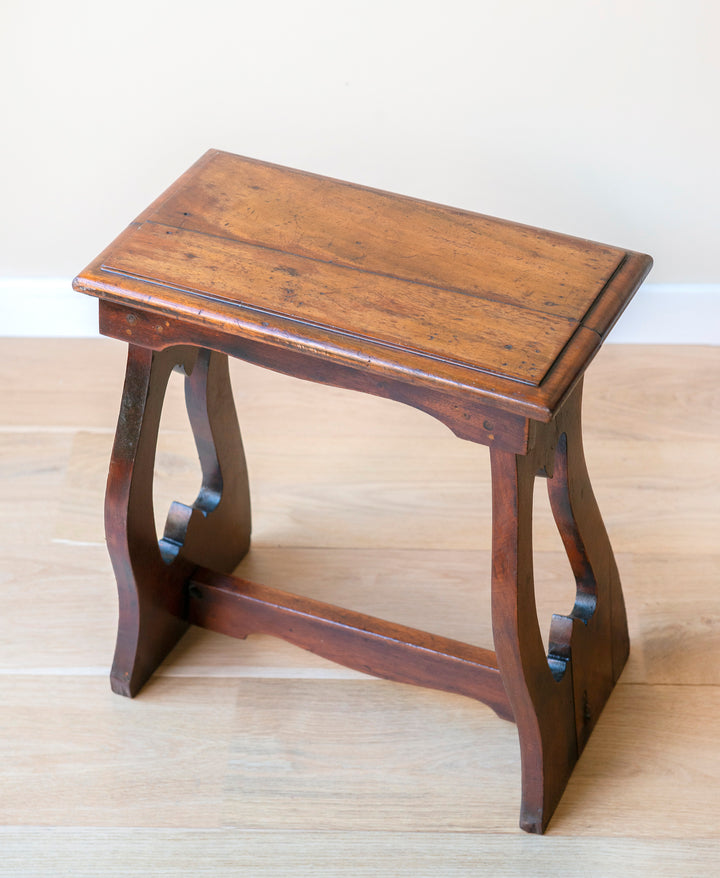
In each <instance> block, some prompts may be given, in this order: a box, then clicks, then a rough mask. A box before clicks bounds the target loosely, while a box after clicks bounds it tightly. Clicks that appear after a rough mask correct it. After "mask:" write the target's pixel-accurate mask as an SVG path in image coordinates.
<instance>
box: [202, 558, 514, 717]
mask: <svg viewBox="0 0 720 878" xmlns="http://www.w3.org/2000/svg"><path fill="white" fill-rule="evenodd" d="M188 596H189V605H188V615H187V618H188V621H189V622H191V623H192V624H193V625H200V626H201V627H202V628H208V629H209V630H211V631H218V632H220V633H221V634H229V635H230V636H231V637H240V638H243V639H244V638H246V637H247V636H248V635H250V634H272V635H273V636H275V637H281V638H282V639H283V640H287V641H288V642H289V643H294V644H295V645H296V646H300V647H302V648H303V649H309V650H310V651H311V652H314V653H315V654H316V655H321V656H323V658H327V659H330V660H331V661H334V662H337V663H338V664H341V665H345V666H346V667H349V668H355V669H356V670H358V671H362V672H363V673H365V674H373V675H374V676H376V677H382V678H383V679H385V680H395V681H397V682H399V683H412V684H414V685H416V686H424V687H426V688H430V689H440V690H442V691H443V692H455V693H457V694H458V695H467V696H469V697H470V698H476V699H477V700H478V701H482V702H483V703H484V704H487V705H489V706H490V707H492V708H493V710H494V711H495V712H496V713H497V714H498V716H500V717H502V718H503V719H507V720H512V719H513V712H512V710H511V709H510V703H509V702H508V697H507V694H506V692H505V688H504V686H503V683H502V680H501V678H500V671H499V670H498V667H497V662H496V659H495V653H493V652H491V651H490V650H488V649H481V648H480V647H477V646H470V645H469V644H467V643H460V642H458V641H457V640H451V639H450V638H448V637H438V636H437V635H436V634H428V633H427V632H425V631H417V630H414V629H412V628H408V627H406V626H404V625H396V624H391V623H389V622H385V621H383V620H382V619H374V618H372V617H371V616H367V615H365V614H364V613H355V612H352V611H350V610H345V609H341V608H339V607H333V606H330V605H329V604H325V603H323V602H321V601H315V600H310V599H309V598H305V597H299V596H297V595H293V594H288V593H287V592H283V591H280V590H279V589H276V588H269V587H268V586H263V585H258V584H257V583H254V582H249V581H248V580H245V579H239V578H237V577H230V576H223V575H221V574H218V573H216V572H215V571H212V570H208V569H207V568H200V569H198V570H196V571H195V572H194V573H193V575H192V576H191V578H190V581H189V584H188Z"/></svg>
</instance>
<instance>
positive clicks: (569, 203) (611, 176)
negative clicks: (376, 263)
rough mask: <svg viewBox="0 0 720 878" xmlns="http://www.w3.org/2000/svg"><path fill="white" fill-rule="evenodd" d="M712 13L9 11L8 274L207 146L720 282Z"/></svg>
mask: <svg viewBox="0 0 720 878" xmlns="http://www.w3.org/2000/svg"><path fill="white" fill-rule="evenodd" d="M719 34H720V3H718V2H717V0H596V2H589V0H543V2H540V0H467V2H453V0H446V2H444V3H440V2H432V3H430V2H424V0H412V2H410V0H407V2H406V0H400V2H393V0H384V2H377V0H363V2H352V3H345V2H341V0H334V2H330V0H302V2H299V0H294V2H290V0H265V2H261V0H255V2H252V3H248V2H243V0H235V2H232V0H205V2H202V3H198V2H190V0H123V2H122V3H107V2H103V0H92V2H87V0H63V2H56V0H0V82H2V83H3V84H2V87H1V89H0V125H1V126H2V132H1V133H2V136H1V137H0V174H1V175H2V181H1V191H2V209H0V277H5V278H8V277H65V276H67V277H71V276H72V275H73V274H74V273H76V272H77V271H78V270H79V269H80V268H82V267H83V266H84V265H85V264H86V263H87V262H88V261H89V260H90V258H91V257H93V256H94V255H95V254H96V253H97V252H98V251H99V250H100V249H101V248H102V247H103V246H104V245H105V244H106V243H107V242H108V240H109V239H110V238H111V237H112V236H114V235H115V233H116V232H118V231H119V230H120V229H121V228H122V227H123V226H124V225H125V224H126V223H127V222H128V221H129V220H130V219H132V218H133V217H134V215H135V214H136V213H138V212H139V210H140V209H141V208H142V207H144V206H145V204H146V203H147V202H148V201H149V200H151V199H152V198H153V197H154V196H155V195H156V194H157V192H158V190H159V189H160V188H162V187H164V186H165V185H166V184H168V183H169V182H170V181H171V180H173V179H174V178H175V177H176V176H177V174H179V173H180V172H181V171H182V170H184V169H185V167H186V166H187V165H189V164H190V163H191V162H192V161H193V160H194V159H195V158H196V157H197V156H198V155H200V154H201V153H202V152H203V151H204V150H205V149H206V148H207V147H209V146H214V147H218V148H222V149H227V150H231V151H234V152H239V153H243V154H246V155H251V156H255V157H258V158H264V159H268V160H272V161H275V162H279V163H282V164H288V165H291V166H295V167H301V168H304V169H307V170H312V171H317V172H320V173H325V174H329V175H332V176H337V177H341V178H345V179H350V180H354V181H357V182H361V183H367V184H371V185H374V186H378V187H382V188H386V189H390V190H394V191H399V192H405V193H408V194H412V195H418V196H421V197H424V198H428V199H432V200H438V201H441V202H445V203H451V204H456V205H460V206H464V207H467V208H469V209H473V210H478V211H481V212H484V213H489V214H494V215H498V216H504V217H508V218H511V219H516V220H520V221H524V222H528V223H532V224H536V225H541V226H545V227H549V228H555V229H558V230H560V231H565V232H570V233H574V234H577V235H582V236H586V237H590V238H594V239H597V240H601V241H605V242H608V243H614V244H620V245H622V246H626V247H629V248H634V249H639V250H644V251H646V252H650V253H652V254H653V255H654V257H655V260H656V267H655V269H654V271H653V274H652V275H651V280H652V281H653V282H655V283H676V284H677V283H680V284H692V283H705V284H713V285H714V284H717V283H718V282H719V281H720V269H719V267H718V247H717V238H718V233H719V232H720V171H719V169H718V143H720V97H719V95H720V50H719V49H718V35H719Z"/></svg>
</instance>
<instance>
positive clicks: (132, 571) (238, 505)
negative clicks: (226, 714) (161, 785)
mask: <svg viewBox="0 0 720 878" xmlns="http://www.w3.org/2000/svg"><path fill="white" fill-rule="evenodd" d="M175 368H179V369H180V370H182V371H184V372H185V374H186V376H187V377H186V380H185V399H186V404H187V409H188V415H189V417H190V425H191V428H192V431H193V435H194V437H195V443H196V446H197V449H198V455H199V458H200V465H201V469H202V486H201V488H200V492H199V494H198V496H197V499H196V500H195V502H194V503H193V505H192V506H185V505H184V504H181V503H173V504H172V506H171V509H170V513H169V515H168V521H167V524H166V527H165V533H164V535H163V538H162V539H161V540H160V541H158V539H157V534H156V531H155V523H154V514H153V497H152V483H153V470H154V465H155V451H156V446H157V436H158V428H159V425H160V415H161V412H162V405H163V399H164V395H165V388H166V386H167V382H168V379H169V377H170V373H171V372H172V371H173V369H175ZM105 532H106V536H107V544H108V551H109V553H110V558H111V560H112V564H113V569H114V571H115V577H116V580H117V586H118V598H119V608H120V618H119V625H118V637H117V645H116V649H115V658H114V661H113V667H112V671H111V685H112V688H113V690H114V691H115V692H118V693H119V694H122V695H128V696H133V695H135V694H136V693H137V692H138V691H139V689H140V688H141V687H142V685H143V684H144V683H145V682H146V681H147V679H148V678H149V677H150V675H151V674H152V673H153V671H154V670H155V668H156V667H157V666H158V665H159V664H160V662H162V660H163V659H164V658H165V656H166V655H167V654H168V652H169V651H170V650H171V649H172V648H173V646H174V645H175V643H176V642H177V641H178V639H179V638H180V637H181V636H182V634H183V632H184V631H185V629H186V628H187V625H188V623H187V621H186V620H185V615H186V595H185V583H186V582H187V580H188V579H189V577H190V575H191V573H192V571H193V569H194V568H195V567H196V566H197V565H201V564H202V565H207V566H211V567H213V568H214V569H216V570H221V571H224V572H230V571H231V570H233V569H234V567H235V566H236V565H237V564H238V563H239V561H240V560H241V559H242V557H243V556H244V554H245V553H246V552H247V549H248V546H249V540H250V498H249V491H248V483H247V472H246V469H245V459H244V454H243V448H242V442H241V439H240V432H239V429H238V425H237V417H236V415H235V407H234V404H233V400H232V393H231V389H230V380H229V375H228V368H227V357H226V356H224V355H222V354H217V353H211V352H210V351H206V350H198V349H196V348H192V347H173V348H168V349H167V350H164V351H161V352H157V351H152V350H149V349H146V348H141V347H138V346H135V345H130V348H129V352H128V365H127V373H126V378H125V386H124V389H123V398H122V404H121V408H120V416H119V419H118V428H117V433H116V436H115V444H114V446H113V453H112V458H111V462H110V472H109V475H108V484H107V493H106V497H105Z"/></svg>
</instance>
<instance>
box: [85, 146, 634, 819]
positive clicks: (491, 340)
mask: <svg viewBox="0 0 720 878" xmlns="http://www.w3.org/2000/svg"><path fill="white" fill-rule="evenodd" d="M650 266H651V260H650V258H649V257H647V256H643V255H640V254H637V253H630V252H626V251H624V250H619V249H616V248H614V247H606V246H602V245H599V244H594V243H591V242H589V241H584V240H579V239H575V238H569V237H565V236H562V235H558V234H554V233H551V232H546V231H540V230H538V229H533V228H529V227H526V226H520V225H516V224H514V223H510V222H504V221H501V220H496V219H490V218H488V217H485V216H480V215H477V214H473V213H468V212H466V211H462V210H453V209H451V208H447V207H441V206H438V205H435V204H429V203H426V202H422V201H417V200H414V199H410V198H405V197H401V196H398V195H391V194H388V193H386V192H380V191H376V190H372V189H366V188H362V187H359V186H355V185H351V184H348V183H342V182H339V181H335V180H331V179H327V178H324V177H318V176H315V175H312V174H306V173H301V172H298V171H292V170H288V169H285V168H280V167H277V166H274V165H270V164H265V163H262V162H257V161H252V160H249V159H244V158H239V157H237V156H234V155H230V154H228V153H223V152H217V151H214V150H211V151H210V152H208V153H207V154H206V155H204V156H203V157H202V158H201V159H200V160H199V161H198V162H197V163H196V164H195V165H194V166H193V167H192V168H190V170H189V171H187V172H186V173H185V174H184V175H183V176H182V177H180V179H179V180H177V182H175V183H174V184H173V185H172V186H171V187H170V188H169V189H168V190H167V191H166V192H165V193H164V194H163V195H162V196H160V198H159V199H158V200H157V201H155V202H154V203H153V204H152V205H151V206H150V207H149V208H148V209H147V210H145V211H144V212H143V213H142V214H141V215H140V216H139V217H138V219H137V220H136V221H135V222H134V223H132V224H131V225H130V226H129V228H128V229H127V230H126V231H125V232H123V233H122V234H121V235H120V236H119V237H118V238H117V239H116V240H115V241H114V242H113V243H112V244H111V245H110V246H109V247H108V248H107V250H105V251H104V252H103V253H102V254H101V255H100V256H99V257H98V258H97V259H96V260H95V261H94V262H93V263H92V264H91V265H90V266H89V267H88V268H87V269H86V270H85V271H84V272H83V273H82V274H81V275H80V276H79V277H78V278H76V280H75V282H74V286H75V289H77V290H79V291H81V292H84V293H89V294H90V295H93V296H97V297H98V298H99V300H100V330H101V332H102V333H103V334H104V335H108V336H112V337H114V338H118V339H121V340H123V341H126V342H128V344H129V357H128V366H127V375H126V379H125V387H124V391H123V398H122V405H121V409H120V417H119V421H118V427H117V434H116V437H115V445H114V448H113V454H112V460H111V462H110V473H109V476H108V485H107V497H106V512H105V523H106V533H107V543H108V549H109V552H110V556H111V558H112V563H113V567H114V570H115V575H116V578H117V584H118V590H119V597H120V622H119V630H118V639H117V647H116V652H115V660H114V664H113V669H112V686H113V689H114V690H115V691H116V692H119V693H121V694H123V695H129V696H132V695H134V694H135V693H136V692H137V691H138V690H139V689H140V687H141V686H142V685H143V684H144V683H145V681H146V680H147V679H148V677H150V675H151V674H152V673H153V671H154V669H155V668H156V667H157V666H158V664H159V663H160V662H161V661H162V660H163V658H164V657H165V656H166V655H167V653H168V652H169V651H170V650H171V649H172V648H173V646H174V644H175V643H176V642H177V640H178V638H179V637H180V636H181V635H182V633H183V632H184V631H185V629H186V628H187V626H188V624H190V623H192V624H194V625H201V626H203V627H205V628H209V629H212V630H214V631H221V632H223V633H225V634H230V635H233V636H235V637H242V638H244V637H246V636H247V635H248V634H251V633H254V632H264V633H267V634H273V635H276V636H278V637H282V638H285V639H286V640H289V641H291V642H292V643H296V644H298V645H300V646H302V647H304V648H305V649H309V650H311V651H313V652H316V653H318V654H320V655H322V656H325V657H327V658H329V659H332V660H334V661H337V662H339V663H341V664H344V665H347V666H349V667H352V668H356V669H358V670H361V671H364V672H367V673H370V674H375V675H377V676H380V677H385V678H387V679H391V680H399V681H403V682H407V683H415V684H417V685H420V686H427V687H433V688H436V689H441V690H447V691H449V692H456V693H460V694H463V695H468V696H470V697H472V698H476V699H478V700H480V701H482V702H484V703H486V704H489V705H490V706H491V707H492V708H493V709H494V710H495V711H496V712H497V713H498V714H499V715H500V716H501V717H504V718H506V719H510V720H514V721H515V722H516V723H517V727H518V733H519V737H520V749H521V760H522V808H521V817H520V825H521V826H522V828H523V829H526V830H528V831H530V832H542V831H543V830H544V829H545V827H546V826H547V823H548V820H549V819H550V817H551V815H552V813H553V811H554V809H555V806H556V805H557V803H558V800H559V798H560V796H561V794H562V792H563V790H564V788H565V785H566V783H567V780H568V778H569V776H570V773H571V771H572V769H573V766H574V765H575V763H576V761H577V759H578V756H579V754H580V752H581V751H582V749H583V747H584V745H585V742H586V741H587V739H588V736H589V735H590V732H591V730H592V728H593V727H594V725H595V723H596V722H597V719H598V717H599V715H600V712H601V711H602V709H603V706H604V705H605V702H606V701H607V699H608V696H609V695H610V692H611V690H612V688H613V686H614V685H615V682H616V681H617V679H618V676H619V675H620V672H621V670H622V668H623V666H624V664H625V661H626V659H627V655H628V649H629V643H628V633H627V622H626V617H625V607H624V603H623V596H622V591H621V587H620V580H619V578H618V573H617V568H616V566H615V561H614V559H613V554H612V549H611V547H610V544H609V541H608V537H607V533H606V531H605V527H604V525H603V522H602V519H601V517H600V513H599V511H598V508H597V505H596V503H595V499H594V497H593V493H592V489H591V486H590V482H589V480H588V475H587V471H586V467H585V460H584V455H583V448H582V438H581V432H580V403H581V392H582V375H583V372H584V370H585V368H586V367H587V365H588V363H589V362H590V360H591V359H592V357H593V356H594V355H595V353H596V352H597V350H598V349H599V347H600V345H601V344H602V342H603V339H604V338H605V336H606V335H607V333H608V332H609V330H610V328H611V327H612V326H613V324H614V322H615V320H616V319H617V317H618V316H619V314H620V313H621V312H622V310H623V308H624V307H625V305H626V304H627V302H628V301H629V300H630V298H631V297H632V295H633V293H634V292H635V291H636V289H637V288H638V286H639V285H640V284H641V283H642V280H643V278H644V277H645V275H646V274H647V272H648V271H649V269H650ZM228 354H230V355H231V356H233V357H238V358H240V359H242V360H247V361H249V362H252V363H256V364H259V365H261V366H265V367H267V368H269V369H274V370H276V371H278V372H284V373H287V374H289V375H294V376H297V377H299V378H305V379H308V380H311V381H316V382H320V383H322V384H329V385H335V386H338V387H344V388H351V389H354V390H360V391H364V392H365V393H372V394H376V395H378V396H382V397H388V398H391V399H394V400H399V401H400V402H404V403H407V404H408V405H411V406H415V407H416V408H419V409H422V410H423V411H425V412H428V413H429V414H431V415H433V416H434V417H436V418H438V419H439V420H441V421H442V422H443V423H445V424H447V426H448V427H450V429H451V430H452V431H453V432H454V433H456V434H457V435H458V436H460V437H462V438H463V439H469V440H471V441H472V442H480V443H483V444H485V445H489V446H490V457H491V468H492V497H493V501H492V506H493V537H492V616H493V633H494V640H495V649H496V653H493V652H491V651H489V650H486V649H481V648H479V647H475V646H470V645H468V644H464V643H459V642H457V641H454V640H450V639H447V638H443V637H438V636H435V635H432V634H427V633H424V632H421V631H417V630H413V629H410V628H405V627H403V626H400V625H395V624H390V623H388V622H383V621H380V620H378V619H374V618H371V617H368V616H364V615H361V614H359V613H354V612H350V611H348V610H344V609H339V608H336V607H333V606H329V605H327V604H323V603H320V602H318V601H314V600H309V599H306V598H303V597H298V596H295V595H292V594H288V593H285V592H281V591H278V590H276V589H273V588H268V587H264V586H262V585H258V584H254V583H251V582H247V581H245V580H242V579H237V578H233V577H232V576H231V575H230V574H231V573H232V571H233V569H234V568H235V566H236V565H237V564H238V562H239V561H240V560H241V559H242V557H243V556H244V555H245V553H246V552H247V550H248V546H249V542H250V498H249V493H248V481H247V473H246V469H245V462H244V456H243V448H242V442H241V439H240V432H239V430H238V425H237V418H236V414H235V408H234V404H233V398H232V394H231V389H230V383H229V378H228V366H227V355H228ZM173 369H181V370H182V371H184V373H185V375H186V376H187V377H186V379H185V387H186V401H187V408H188V413H189V416H190V422H191V425H192V429H193V432H194V435H195V440H196V444H197V449H198V454H199V457H200V463H201V467H202V476H203V478H202V488H201V490H200V493H199V495H198V497H197V499H196V501H195V502H194V503H193V505H192V507H187V506H184V505H182V504H180V503H173V504H172V506H171V508H170V512H169V515H168V518H167V525H166V527H165V532H164V534H163V537H162V539H160V540H158V539H157V535H156V532H155V526H154V519H153V504H152V481H153V468H154V460H155V447H156V442H157V434H158V425H159V421H160V413H161V409H162V404H163V396H164V392H165V387H166V383H167V381H168V377H169V375H170V372H171V371H172V370H173ZM536 475H541V476H544V477H546V478H547V479H548V489H549V494H550V502H551V506H552V511H553V514H554V517H555V521H556V522H557V526H558V528H559V530H560V534H561V536H562V539H563V542H564V544H565V548H566V550H567V554H568V556H569V559H570V563H571V566H572V569H573V572H574V574H575V578H576V581H577V597H576V601H575V606H574V608H573V610H572V612H571V614H570V615H569V616H560V615H555V616H553V618H552V625H551V632H550V647H549V652H548V654H546V653H545V650H544V648H543V644H542V639H541V636H540V628H539V625H538V620H537V614H536V609H535V595H534V587H533V569H532V533H531V524H532V496H533V483H534V480H535V476H536Z"/></svg>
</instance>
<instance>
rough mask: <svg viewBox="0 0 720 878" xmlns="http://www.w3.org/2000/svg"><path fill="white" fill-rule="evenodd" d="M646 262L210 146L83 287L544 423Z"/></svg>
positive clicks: (79, 283) (97, 264) (83, 279)
mask: <svg viewBox="0 0 720 878" xmlns="http://www.w3.org/2000/svg"><path fill="white" fill-rule="evenodd" d="M651 265H652V260H651V259H650V257H648V256H645V255H643V254H639V253H635V252H632V251H626V250H622V249H619V248H617V247H609V246H606V245H602V244H597V243H594V242H591V241H586V240H583V239H579V238H574V237H570V236H567V235H560V234H557V233H555V232H549V231H545V230H542V229H536V228H532V227H529V226H524V225H521V224H518V223H512V222H508V221H506V220H499V219H495V218H492V217H487V216H484V215H481V214H477V213H472V212H470V211H466V210H459V209H455V208H451V207H445V206H442V205H438V204H433V203H430V202H426V201H421V200H418V199H414V198H409V197H407V196H402V195H396V194H392V193H388V192H383V191H380V190H377V189H371V188H367V187H363V186H358V185H356V184H352V183H346V182H343V181H338V180H334V179H331V178H328V177H322V176H318V175H316V174H310V173H307V172H302V171H297V170H292V169H289V168H282V167H279V166H277V165H273V164H269V163H266V162H260V161H257V160H254V159H248V158H243V157H240V156H235V155H232V154H230V153H226V152H221V151H218V150H210V151H208V152H207V153H206V154H205V155H204V156H202V158H201V159H200V160H199V161H198V162H196V163H195V164H194V165H193V166H192V167H191V168H190V169H189V170H188V171H187V172H186V173H185V174H183V175H182V176H181V177H180V178H179V179H178V180H177V181H176V182H175V183H173V184H172V185H171V186H170V188H169V189H167V190H166V192H165V193H163V194H162V195H161V196H160V197H159V198H158V199H157V200H156V201H155V202H153V203H152V204H151V205H150V206H149V207H148V208H147V209H146V210H144V211H143V212H142V213H141V214H140V216H139V217H138V218H137V219H136V220H135V221H134V222H133V223H131V224H130V226H129V227H128V228H127V229H126V230H125V231H124V232H123V233H122V234H121V235H120V236H119V237H118V238H117V239H116V240H115V241H114V242H113V243H112V244H111V245H110V246H109V247H108V248H107V249H106V250H105V251H103V253H101V254H100V256H99V257H98V258H97V259H96V260H94V261H93V262H92V263H91V264H90V266H88V268H87V269H85V271H83V272H82V273H81V274H80V275H79V276H78V277H77V278H76V279H75V281H74V283H73V285H74V287H75V289H76V290H78V291H80V292H84V293H88V294H90V295H94V296H97V297H98V298H100V299H101V300H104V301H106V302H109V303H114V304H116V305H123V306H125V307H127V308H130V309H137V310H139V311H142V312H147V313H149V314H154V315H156V316H158V317H162V318H165V319H166V321H167V320H176V321H177V320H179V321H180V322H181V323H182V324H183V325H187V326H188V331H191V327H192V326H193V325H195V326H197V327H202V328H203V330H205V333H204V335H205V336H206V335H207V332H206V331H207V330H212V331H215V332H217V333H218V334H222V335H226V336H227V335H229V336H235V337H237V336H240V337H243V338H247V339H248V340H252V341H260V342H262V343H265V344H269V345H272V346H276V347H279V348H289V349H291V350H293V351H295V352H301V353H303V354H307V355H309V356H311V357H317V358H321V359H323V360H325V361H328V360H329V361H332V362H337V363H338V364H341V365H344V366H349V367H351V368H354V369H358V370H362V371H364V372H369V373H372V374H374V375H376V376H377V377H380V378H382V377H386V378H391V379H394V380H399V381H403V382H406V383H408V384H412V385H419V386H421V387H428V388H432V389H434V390H440V391H442V392H444V393H447V394H450V395H452V396H454V397H456V398H459V399H463V398H465V399H472V400H473V401H476V402H484V403H489V404H491V405H494V406H497V407H499V408H501V409H504V410H506V411H509V412H513V413H516V414H521V415H524V416H526V417H530V418H533V419H536V420H541V421H548V420H549V419H550V418H551V417H552V415H553V413H554V412H555V411H556V410H557V408H558V406H559V405H560V404H561V402H562V401H563V400H564V398H565V397H566V396H567V394H568V393H569V392H570V391H571V390H572V388H573V387H574V385H575V383H576V382H577V380H578V379H579V378H580V376H581V375H582V374H583V372H584V370H585V369H586V367H587V365H588V364H589V362H590V361H591V359H592V358H593V356H594V355H595V353H596V352H597V350H598V349H599V348H600V346H601V344H602V342H603V340H604V338H605V337H606V336H607V334H608V332H609V331H610V329H611V328H612V326H613V325H614V323H615V322H616V321H617V319H618V317H619V316H620V314H621V313H622V311H623V309H624V308H625V306H626V305H627V303H628V302H629V301H630V299H631V298H632V296H633V295H634V293H635V291H636V290H637V289H638V287H639V286H640V284H641V283H642V281H643V279H644V278H645V276H646V275H647V273H648V271H649V270H650V268H651ZM168 325H169V324H168ZM162 329H163V322H162V321H160V322H158V325H157V330H158V332H157V338H156V339H154V340H153V345H154V346H157V347H158V348H162V347H163V346H165V345H166V342H165V341H164V338H163V332H162ZM108 334H113V333H112V332H109V333H108ZM132 335H133V334H132V331H128V330H127V329H126V330H125V331H124V332H123V333H122V334H118V337H121V338H123V339H124V340H126V341H132V340H133V338H132ZM185 340H186V341H187V342H192V338H186V339H185ZM145 341H146V340H145Z"/></svg>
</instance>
